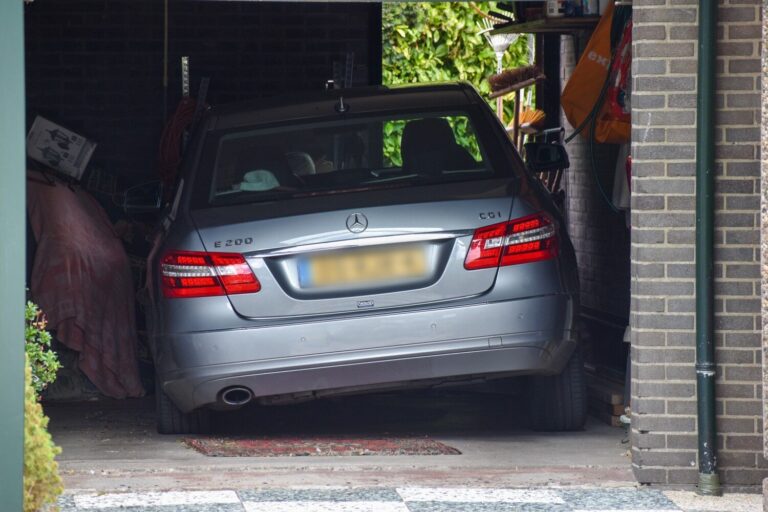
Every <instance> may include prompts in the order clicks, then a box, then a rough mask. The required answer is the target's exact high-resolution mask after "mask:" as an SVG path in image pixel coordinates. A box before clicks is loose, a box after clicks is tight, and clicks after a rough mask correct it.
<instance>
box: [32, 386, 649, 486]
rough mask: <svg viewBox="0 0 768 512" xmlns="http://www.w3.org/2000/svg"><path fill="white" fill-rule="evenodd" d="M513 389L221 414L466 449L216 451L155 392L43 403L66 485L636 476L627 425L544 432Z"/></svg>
mask: <svg viewBox="0 0 768 512" xmlns="http://www.w3.org/2000/svg"><path fill="white" fill-rule="evenodd" d="M518 401H519V399H517V398H516V397H514V396H510V395H504V394H498V393H489V392H474V391H467V390H443V391H425V392H408V393H399V394H394V393H390V394H380V395H368V396H356V397H345V398H335V399H328V400H322V401H315V402H309V403H304V404H298V405H291V406H277V407H251V408H248V409H246V410H243V411H239V412H237V413H230V414H226V415H219V416H217V417H216V419H215V425H216V429H217V433H218V434H220V435H222V436H225V437H226V436H248V437H259V438H264V437H270V436H276V435H286V434H288V435H291V436H294V437H299V438H301V437H302V436H307V437H311V436H320V435H327V434H334V435H345V436H350V437H355V436H360V437H366V436H403V435H407V436H411V435H412V436H420V437H430V438H432V439H434V440H436V441H440V442H442V443H445V444H447V445H449V446H451V447H454V448H457V449H458V450H460V451H461V455H437V456H434V455H424V456H400V455H397V456H343V457H320V456H312V457H207V456H204V455H201V454H199V453H197V452H195V451H193V450H192V449H190V448H187V447H186V446H185V445H184V444H183V443H182V441H181V436H161V435H158V434H156V433H155V430H154V418H153V414H154V403H153V400H152V397H148V398H145V399H141V400H128V401H91V402H71V403H52V404H46V406H45V409H46V412H47V413H48V415H49V416H50V417H51V423H50V430H51V432H52V434H53V436H54V440H55V441H56V442H57V443H58V444H59V445H60V446H61V447H62V449H63V453H62V454H61V456H60V457H59V461H60V467H61V470H62V474H63V477H64V479H65V485H66V487H67V489H69V490H73V489H80V490H92V491H97V492H104V491H161V490H184V489H209V490H215V489H236V490H238V489H253V488H255V487H259V488H264V487H290V486H330V485H332V486H353V487H359V486H369V487H371V486H404V485H418V486H450V485H461V486H478V487H521V486H544V485H546V486H549V485H566V486H571V485H573V486H596V485H599V486H603V487H605V486H624V487H626V486H627V485H633V483H634V479H633V477H632V473H631V470H630V462H629V458H628V454H627V450H628V445H626V444H623V443H622V440H623V438H624V432H623V430H621V429H618V428H612V427H609V426H607V425H604V424H602V423H599V422H597V421H596V420H594V419H592V418H590V420H589V421H588V423H587V427H586V429H585V430H584V431H582V432H572V433H536V432H532V431H530V430H528V429H526V427H525V413H524V411H523V410H521V408H520V407H519V406H516V405H515V404H516V402H518Z"/></svg>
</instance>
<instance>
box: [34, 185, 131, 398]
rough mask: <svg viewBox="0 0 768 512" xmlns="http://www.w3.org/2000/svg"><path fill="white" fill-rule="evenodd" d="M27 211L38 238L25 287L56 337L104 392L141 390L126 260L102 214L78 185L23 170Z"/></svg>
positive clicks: (119, 395) (123, 394)
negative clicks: (52, 182)
mask: <svg viewBox="0 0 768 512" xmlns="http://www.w3.org/2000/svg"><path fill="white" fill-rule="evenodd" d="M27 178H28V179H27V211H28V214H29V220H30V224H31V226H32V231H33V232H34V235H35V239H36V241H37V251H36V253H35V260H34V264H33V268H32V278H31V283H30V288H31V291H32V296H33V298H34V300H35V301H36V302H37V303H38V305H39V306H40V308H41V309H42V310H43V312H44V313H45V315H46V317H47V319H48V326H49V328H50V329H51V330H54V331H55V332H56V339H57V340H59V341H60V342H61V343H63V344H64V345H65V346H66V347H68V348H70V349H72V350H75V351H77V352H78V353H79V355H78V367H79V368H80V370H81V371H82V372H83V373H84V374H85V375H86V376H87V377H88V379H90V381H91V382H92V383H93V384H94V385H95V386H96V387H97V388H98V389H99V391H101V392H102V393H103V394H104V395H107V396H109V397H113V398H126V397H137V396H141V395H143V394H144V390H143V387H142V385H141V380H140V378H139V369H138V362H137V359H136V351H137V344H138V338H137V335H136V323H135V309H134V291H133V282H132V278H131V269H130V263H129V260H128V255H127V254H126V252H125V249H124V248H123V245H122V243H121V241H120V239H119V238H118V236H117V234H116V233H115V231H114V229H113V228H112V224H111V223H110V221H109V218H108V217H107V214H106V212H105V211H104V210H103V208H102V207H101V206H100V205H99V204H98V203H97V202H96V200H95V199H94V198H93V197H92V196H91V195H90V194H88V193H87V192H86V191H85V190H83V189H81V188H80V187H76V186H74V187H69V186H67V185H65V184H63V183H61V182H59V181H56V182H55V185H53V186H52V185H49V184H47V183H45V178H44V177H43V176H42V175H41V174H40V173H38V172H33V171H30V172H29V173H28V175H27Z"/></svg>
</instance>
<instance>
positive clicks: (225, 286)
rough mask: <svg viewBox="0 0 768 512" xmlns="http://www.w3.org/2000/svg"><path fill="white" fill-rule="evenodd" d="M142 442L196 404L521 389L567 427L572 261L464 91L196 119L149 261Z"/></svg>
mask: <svg viewBox="0 0 768 512" xmlns="http://www.w3.org/2000/svg"><path fill="white" fill-rule="evenodd" d="M149 269H150V270H149V272H148V283H147V284H148V287H147V288H148V290H149V295H150V298H149V303H150V304H149V307H148V308H147V323H148V331H149V341H150V346H151V348H152V352H153V357H154V362H155V366H156V383H157V385H156V396H157V406H158V430H159V431H160V432H161V433H196V432H197V433H200V432H204V431H206V430H207V429H208V428H209V425H210V423H209V422H210V419H209V413H210V411H211V410H226V409H235V408H239V407H242V406H244V405H245V404H248V403H251V402H253V403H258V404H261V405H264V406H266V405H273V404H280V403H286V402H293V401H301V400H307V399H315V398H321V397H326V396H330V395H334V394H349V393H362V392H371V391H380V390H388V389H397V388H409V387H430V386H436V385H442V384H446V383H453V382H458V383H460V382H464V381H466V382H469V381H473V382H476V381H478V380H482V379H498V378H505V377H517V376H521V377H524V382H525V385H526V386H527V392H526V393H525V395H524V398H525V399H527V400H528V401H529V404H530V408H529V411H530V423H531V425H532V426H533V427H534V428H536V429H543V430H563V429H578V428H581V427H582V425H583V423H584V420H585V415H586V397H585V389H584V375H583V363H582V359H581V355H580V351H579V349H578V339H577V338H578V336H577V333H576V330H575V319H576V317H577V314H578V298H577V294H578V278H577V272H576V262H575V257H574V251H573V247H572V246H571V243H570V241H569V239H568V235H567V233H566V231H565V228H564V224H563V220H562V218H561V215H560V213H559V212H558V210H557V208H556V207H555V206H554V205H553V203H552V200H551V198H550V197H549V194H548V193H547V191H546V190H545V189H544V187H543V186H542V185H541V184H540V182H539V181H538V180H537V179H536V178H534V177H533V175H532V174H531V172H530V171H529V170H528V169H527V168H526V165H525V164H524V163H523V161H522V160H521V157H520V155H519V154H518V153H517V151H516V150H515V148H514V146H513V145H512V143H511V142H510V140H509V138H508V136H507V134H506V132H505V130H504V128H503V126H502V125H501V124H500V123H499V122H498V120H497V119H496V118H495V116H494V114H493V112H492V111H491V110H490V108H489V107H488V105H487V104H486V102H485V101H484V100H483V99H482V98H481V97H480V96H479V95H478V93H477V92H476V91H475V90H474V89H473V88H472V87H471V86H470V85H467V84H462V83H458V84H444V85H428V86H412V87H403V88H384V87H373V88H360V89H349V90H330V91H326V92H317V93H309V94H304V95H301V96H292V97H282V98H270V99H267V100H263V101H260V102H256V103H243V104H237V105H231V106H225V107H220V108H213V109H211V110H210V111H209V112H207V114H206V116H205V118H204V119H203V120H202V121H201V123H200V126H199V128H198V129H197V130H196V132H195V134H194V136H193V138H192V140H191V141H190V145H189V147H188V150H187V152H186V156H185V161H184V163H183V165H182V171H181V174H180V178H179V180H178V183H177V186H176V189H175V198H174V199H173V201H171V202H170V203H169V205H168V207H167V209H166V212H165V214H164V221H163V222H162V230H161V232H160V233H159V234H158V235H157V237H156V240H155V244H154V247H153V249H152V252H151V254H150V256H149Z"/></svg>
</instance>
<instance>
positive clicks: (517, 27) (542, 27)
mask: <svg viewBox="0 0 768 512" xmlns="http://www.w3.org/2000/svg"><path fill="white" fill-rule="evenodd" d="M598 21H600V17H599V16H583V17H579V18H544V19H541V20H535V21H528V22H525V23H514V24H510V25H507V26H505V27H500V28H497V29H495V30H493V31H492V32H491V34H570V33H573V32H577V31H579V30H593V29H594V28H595V27H596V26H597V23H598Z"/></svg>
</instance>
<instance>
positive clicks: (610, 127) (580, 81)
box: [560, 3, 632, 144]
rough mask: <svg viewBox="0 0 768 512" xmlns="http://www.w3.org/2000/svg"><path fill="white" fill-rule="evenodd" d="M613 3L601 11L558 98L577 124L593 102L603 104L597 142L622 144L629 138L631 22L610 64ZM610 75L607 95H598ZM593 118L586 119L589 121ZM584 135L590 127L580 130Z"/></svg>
mask: <svg viewBox="0 0 768 512" xmlns="http://www.w3.org/2000/svg"><path fill="white" fill-rule="evenodd" d="M613 14H614V6H613V3H611V4H609V5H608V8H607V9H606V11H605V14H603V16H602V18H601V19H600V22H599V23H598V25H597V27H596V28H595V31H594V33H593V34H592V37H591V38H590V39H589V43H587V47H586V48H585V49H584V52H583V54H582V55H581V58H580V59H579V62H578V64H576V67H575V68H574V70H573V74H572V75H571V78H570V79H569V80H568V83H567V84H566V85H565V88H564V89H563V94H562V96H561V98H560V101H561V104H562V107H563V112H564V113H565V117H566V118H567V119H568V122H569V123H570V124H571V126H574V127H580V126H582V124H583V123H584V122H585V121H587V120H588V118H589V116H590V114H591V113H592V110H593V109H594V107H595V103H596V102H597V101H598V100H600V101H602V105H601V107H600V110H599V112H598V113H597V117H596V122H595V129H594V137H595V140H596V141H597V142H604V143H611V144H624V143H626V142H629V141H630V130H631V120H630V115H629V109H628V108H626V107H625V105H626V104H627V103H626V102H625V100H626V99H627V95H628V90H627V87H628V85H629V82H628V73H629V65H628V64H629V62H630V61H631V58H632V55H631V47H632V41H631V33H632V30H631V21H630V22H629V24H628V25H627V26H626V27H625V29H624V30H623V31H622V32H623V34H622V38H621V40H620V41H619V44H618V46H617V47H616V49H615V58H614V62H613V65H612V64H611V24H612V23H613ZM609 76H610V80H611V82H610V85H609V87H608V90H607V94H604V95H603V97H602V98H601V97H600V96H601V94H600V93H601V92H603V86H604V84H605V81H606V79H608V77H609ZM592 122H593V121H589V123H592ZM581 133H582V134H584V135H585V136H587V137H588V136H589V134H590V133H592V131H591V130H583V131H582V132H581Z"/></svg>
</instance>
